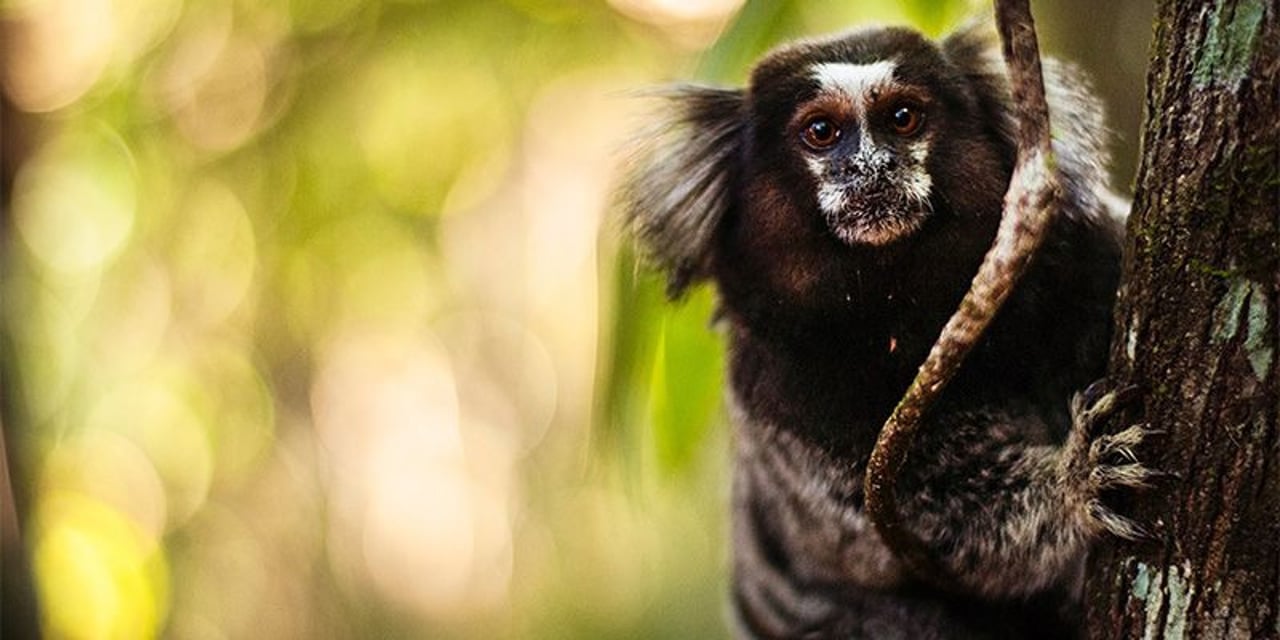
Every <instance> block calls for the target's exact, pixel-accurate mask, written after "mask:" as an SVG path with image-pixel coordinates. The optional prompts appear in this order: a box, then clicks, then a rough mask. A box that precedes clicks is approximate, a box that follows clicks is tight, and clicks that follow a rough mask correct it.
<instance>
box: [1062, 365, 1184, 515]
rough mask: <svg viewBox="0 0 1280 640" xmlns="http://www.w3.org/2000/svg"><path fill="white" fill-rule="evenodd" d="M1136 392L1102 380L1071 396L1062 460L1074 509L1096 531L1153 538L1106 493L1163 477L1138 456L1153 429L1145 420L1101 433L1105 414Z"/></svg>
mask: <svg viewBox="0 0 1280 640" xmlns="http://www.w3.org/2000/svg"><path fill="white" fill-rule="evenodd" d="M1135 392H1136V390H1135V389H1133V388H1126V389H1119V390H1113V389H1110V388H1109V385H1108V384H1107V383H1106V382H1105V381H1101V380H1100V381H1098V382H1095V383H1094V384H1092V385H1090V386H1089V388H1088V389H1086V390H1085V391H1084V392H1082V393H1077V394H1076V395H1075V396H1074V397H1073V398H1072V399H1071V422H1072V425H1071V433H1070V434H1069V435H1068V436H1067V441H1066V443H1065V444H1064V446H1063V451H1062V456H1061V458H1060V459H1059V461H1058V463H1059V469H1058V473H1059V474H1060V476H1061V477H1062V481H1063V484H1064V489H1065V491H1066V498H1067V500H1068V502H1069V504H1070V507H1071V508H1072V509H1075V510H1076V511H1077V512H1078V513H1079V515H1080V517H1081V518H1082V519H1083V521H1084V522H1086V523H1087V526H1088V527H1089V528H1090V530H1091V532H1093V533H1101V532H1104V531H1105V532H1108V533H1111V534H1112V535H1116V536H1120V537H1121V538H1125V539H1128V540H1138V539H1143V538H1149V537H1150V534H1149V533H1148V532H1147V531H1146V529H1144V528H1143V527H1142V526H1141V525H1139V524H1138V523H1136V522H1134V521H1133V520H1131V519H1129V518H1126V517H1124V516H1121V515H1120V514H1118V513H1116V512H1115V511H1114V510H1113V509H1112V508H1111V507H1109V506H1107V505H1106V504H1105V503H1104V502H1103V501H1102V499H1101V496H1102V494H1103V493H1104V492H1106V491H1108V490H1112V489H1118V488H1144V487H1148V486H1150V484H1151V482H1152V481H1153V480H1154V479H1156V478H1157V477H1159V476H1161V475H1163V474H1161V473H1160V472H1158V471H1154V470H1152V469H1151V468H1149V467H1147V466H1145V465H1143V464H1142V463H1141V462H1140V461H1139V460H1138V457H1137V456H1136V455H1135V454H1134V448H1135V447H1137V446H1138V445H1140V444H1141V443H1142V441H1143V440H1145V439H1146V438H1147V437H1148V436H1149V435H1151V434H1152V433H1154V431H1153V430H1152V429H1150V428H1149V427H1148V426H1147V425H1142V424H1139V425H1135V426H1131V427H1129V428H1127V429H1125V430H1123V431H1120V432H1119V433H1115V434H1099V433H1097V431H1098V427H1099V425H1100V424H1101V423H1102V422H1104V421H1105V420H1106V418H1108V417H1110V416H1111V415H1113V414H1115V413H1116V411H1117V410H1119V409H1120V408H1121V407H1122V406H1124V405H1125V404H1128V403H1129V402H1131V401H1132V399H1133V396H1134V395H1135Z"/></svg>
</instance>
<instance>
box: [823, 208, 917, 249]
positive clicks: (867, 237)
mask: <svg viewBox="0 0 1280 640" xmlns="http://www.w3.org/2000/svg"><path fill="white" fill-rule="evenodd" d="M924 217H925V216H924V214H923V213H922V212H893V213H888V214H886V213H883V212H878V213H877V214H874V215H868V214H866V213H863V212H853V213H847V212H846V214H845V215H842V216H828V219H827V226H828V228H830V229H831V233H832V234H834V235H835V236H836V238H838V239H839V240H840V241H841V242H843V243H845V244H847V245H850V246H858V245H862V246H873V247H883V246H888V245H891V244H893V243H895V242H898V241H899V240H902V239H904V238H907V237H909V236H911V235H912V234H914V233H915V232H916V231H917V230H918V229H919V228H920V226H921V225H922V224H923V223H924ZM832 218H835V219H832Z"/></svg>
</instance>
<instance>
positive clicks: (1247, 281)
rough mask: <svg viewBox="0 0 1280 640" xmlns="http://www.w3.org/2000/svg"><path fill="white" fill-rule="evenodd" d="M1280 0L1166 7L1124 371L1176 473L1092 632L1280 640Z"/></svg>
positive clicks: (1138, 214) (1107, 578)
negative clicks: (1279, 361) (1279, 359)
mask: <svg viewBox="0 0 1280 640" xmlns="http://www.w3.org/2000/svg"><path fill="white" fill-rule="evenodd" d="M1278 4H1280V2H1278V0H1218V1H1217V2H1213V3H1210V2H1194V1H1191V0H1164V1H1163V2H1161V6H1160V8H1159V12H1158V17H1157V21H1156V24H1157V27H1156V34H1155V41H1154V44H1153V49H1152V59H1151V67H1150V70H1149V72H1148V76H1147V97H1146V113H1145V119H1144V120H1145V125H1144V130H1143V136H1142V149H1143V153H1142V158H1141V161H1140V165H1139V169H1138V178H1137V183H1136V193H1135V196H1134V204H1133V213H1132V215H1131V217H1130V220H1129V239H1128V246H1127V249H1126V256H1125V276H1124V280H1123V282H1122V285H1121V292H1120V301H1119V305H1118V308H1117V312H1116V316H1117V328H1116V334H1115V339H1114V341H1113V345H1112V353H1111V372H1110V374H1111V377H1112V379H1113V381H1115V382H1116V383H1117V384H1121V385H1123V384H1135V385H1138V387H1139V388H1140V389H1141V391H1142V393H1141V394H1140V395H1141V397H1142V398H1141V401H1140V402H1139V403H1137V405H1136V406H1134V407H1132V408H1130V409H1129V410H1128V411H1127V412H1126V413H1127V415H1122V416H1119V417H1118V419H1117V420H1115V422H1116V424H1113V425H1111V426H1112V427H1113V428H1114V427H1119V426H1120V423H1121V422H1125V421H1128V422H1139V421H1140V422H1147V423H1150V424H1151V425H1152V426H1153V427H1154V428H1156V429H1160V430H1163V431H1164V432H1165V435H1163V436H1159V437H1157V438H1155V439H1154V441H1152V442H1150V443H1147V444H1144V445H1143V448H1142V450H1141V451H1139V452H1138V453H1139V455H1140V457H1141V458H1142V459H1143V461H1144V462H1147V463H1149V464H1153V465H1154V466H1156V467H1157V468H1159V469H1161V470H1163V471H1166V472H1170V473H1172V474H1176V475H1174V476H1171V477H1170V478H1168V479H1166V480H1165V481H1163V482H1161V483H1159V484H1158V485H1157V486H1156V487H1155V488H1153V489H1152V490H1150V491H1148V492H1146V493H1142V494H1139V495H1137V496H1129V497H1126V496H1119V498H1123V499H1128V500H1130V502H1131V504H1129V505H1125V506H1128V507H1131V509H1129V511H1130V512H1131V513H1133V514H1134V515H1135V517H1136V518H1137V519H1138V520H1139V521H1140V522H1142V523H1144V524H1146V525H1147V526H1148V527H1150V528H1151V529H1152V530H1153V534H1154V537H1155V540H1154V541H1152V542H1148V543H1145V544H1128V543H1122V542H1120V541H1115V540H1112V541H1107V542H1104V543H1103V544H1101V545H1099V547H1098V548H1097V549H1096V551H1095V553H1094V555H1093V558H1092V559H1091V562H1090V567H1089V582H1088V586H1087V593H1086V609H1087V618H1088V620H1087V625H1088V630H1089V637H1091V638H1198V639H1206V640H1212V639H1215V638H1280V428H1278V427H1277V415H1278V414H1280V371H1277V364H1276V363H1277V346H1280V323H1277V313H1278V311H1280V310H1278V307H1277V294H1278V292H1280V16H1278V14H1280V11H1278V9H1280V7H1278V6H1277V5H1278Z"/></svg>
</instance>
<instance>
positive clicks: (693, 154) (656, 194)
mask: <svg viewBox="0 0 1280 640" xmlns="http://www.w3.org/2000/svg"><path fill="white" fill-rule="evenodd" d="M658 97H660V98H662V99H663V100H664V102H665V104H664V105H663V106H664V107H666V109H664V114H663V116H662V117H661V118H660V119H659V121H658V122H657V124H656V125H655V126H654V127H652V128H650V129H646V130H645V131H643V132H642V134H641V136H640V137H639V138H637V140H636V141H635V143H634V145H633V149H632V155H631V157H630V158H629V160H630V162H629V164H630V166H629V171H628V173H627V177H626V180H625V183H624V184H623V186H622V189H621V198H622V204H623V207H624V208H625V212H626V222H627V225H628V227H629V228H630V231H631V233H632V234H633V235H634V236H635V238H636V240H637V242H638V244H639V245H640V249H641V251H642V253H643V254H644V255H645V256H646V257H648V258H649V259H651V260H653V261H654V262H656V263H657V264H658V266H659V267H661V268H662V269H664V270H665V271H666V272H667V295H668V296H669V297H671V298H677V297H679V296H680V295H681V294H682V293H684V291H685V290H686V289H687V288H688V287H689V286H690V285H691V284H693V283H695V282H697V281H698V280H701V279H703V278H705V277H707V275H708V271H709V268H710V260H711V252H712V247H713V244H714V243H713V238H714V236H715V233H716V230H717V229H718V228H719V226H720V221H721V220H722V219H723V218H724V216H725V212H726V211H727V210H728V209H729V207H730V206H732V189H733V183H734V181H735V179H736V176H737V173H738V162H739V161H740V158H741V152H742V145H743V132H744V129H745V126H746V125H745V121H746V116H745V114H744V113H743V109H744V104H745V98H744V92H743V91H742V90H738V89H714V88H709V87H697V86H681V87H675V88H672V89H669V90H665V91H663V92H662V93H660V94H658Z"/></svg>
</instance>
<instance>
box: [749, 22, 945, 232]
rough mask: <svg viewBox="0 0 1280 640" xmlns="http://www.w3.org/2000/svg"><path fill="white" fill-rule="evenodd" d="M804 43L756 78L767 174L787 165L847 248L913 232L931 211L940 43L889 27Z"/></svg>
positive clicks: (941, 102)
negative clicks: (768, 151)
mask: <svg viewBox="0 0 1280 640" xmlns="http://www.w3.org/2000/svg"><path fill="white" fill-rule="evenodd" d="M801 47H802V49H783V50H781V51H779V52H777V53H775V54H773V55H772V56H771V57H770V58H767V59H766V60H765V61H764V62H762V63H761V64H760V66H759V67H758V68H757V71H756V73H755V74H754V76H753V83H752V93H751V97H752V105H753V107H754V108H755V109H756V111H757V122H758V128H757V131H756V138H757V148H760V149H766V148H767V149H773V150H775V151H776V153H775V154H774V155H773V158H772V159H771V160H772V162H771V164H772V165H773V166H771V167H770V170H771V171H772V170H776V166H777V164H783V165H789V166H790V167H791V169H792V170H793V171H794V173H796V174H797V177H798V178H799V183H800V184H803V185H805V186H806V187H807V191H808V193H807V194H804V196H803V197H802V200H803V201H805V202H808V203H810V207H809V208H810V209H811V210H812V211H816V214H817V215H818V216H820V217H821V218H822V220H823V221H824V222H825V224H826V227H827V229H828V230H829V231H830V233H832V234H833V235H834V236H835V237H837V238H838V239H839V240H841V241H842V242H844V243H845V244H847V245H871V246H883V245H888V244H891V243H894V242H895V241H898V240H900V239H902V238H905V237H907V236H910V235H912V234H913V233H915V232H916V231H917V230H919V229H920V227H921V226H923V225H924V224H925V223H926V221H927V220H928V219H929V217H930V216H931V215H932V213H933V210H934V206H933V201H934V190H935V181H934V179H933V177H932V171H931V166H930V156H931V152H932V151H933V147H934V144H935V142H936V139H937V138H938V136H939V135H940V130H939V125H941V124H943V122H944V121H945V113H944V110H945V106H946V105H945V102H946V100H945V98H946V96H945V95H942V94H944V93H945V86H944V85H945V79H944V78H941V77H940V75H939V74H940V72H942V71H945V70H946V64H945V63H944V62H943V61H942V59H941V56H940V54H939V52H938V50H937V48H936V47H935V46H933V45H932V44H931V43H929V42H927V41H925V40H924V39H923V38H920V37H919V36H918V35H916V34H914V33H911V32H901V31H886V30H875V31H869V32H865V33H854V34H851V35H849V36H847V37H846V38H843V39H840V40H835V41H829V42H827V43H823V44H822V45H814V44H807V45H802V46H801ZM800 50H802V51H803V55H797V53H798V51H800ZM766 155H767V154H766Z"/></svg>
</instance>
